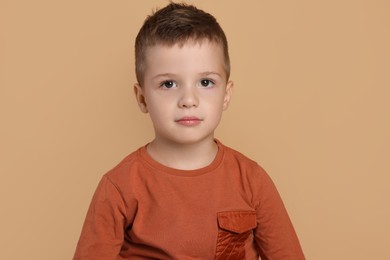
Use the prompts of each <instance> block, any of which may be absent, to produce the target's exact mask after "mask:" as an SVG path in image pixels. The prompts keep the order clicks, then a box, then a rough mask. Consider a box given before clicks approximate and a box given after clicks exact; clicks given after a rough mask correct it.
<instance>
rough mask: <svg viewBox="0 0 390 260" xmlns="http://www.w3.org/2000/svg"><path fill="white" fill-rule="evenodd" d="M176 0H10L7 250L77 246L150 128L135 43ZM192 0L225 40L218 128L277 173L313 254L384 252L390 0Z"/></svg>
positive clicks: (5, 88)
mask: <svg viewBox="0 0 390 260" xmlns="http://www.w3.org/2000/svg"><path fill="white" fill-rule="evenodd" d="M167 3H168V1H165V0H164V1H163V0H161V1H157V0H156V1H151V0H150V1H131V0H126V1H125V0H116V1H95V0H94V1H92V0H83V1H75V0H68V1H60V0H58V1H52V0H51V1H49V0H35V1H28V0H20V1H11V0H8V1H7V0H0V30H1V31H0V32H1V33H0V160H1V161H0V207H1V212H0V220H1V221H0V245H1V249H0V259H16V260H19V259H20V260H22V259H36V260H53V259H55V260H66V259H71V258H72V256H73V252H74V249H75V246H76V243H77V240H78V237H79V234H80V230H81V226H82V223H83V221H84V217H85V214H86V211H87V208H88V205H89V202H90V200H91V197H92V194H93V192H94V190H95V188H96V185H97V183H98V181H99V180H100V178H101V176H102V175H103V174H104V173H106V172H107V171H108V170H109V169H111V168H112V167H114V166H115V165H116V164H117V163H118V162H119V161H120V160H121V159H122V158H123V157H125V156H126V155H127V154H129V153H130V152H132V151H133V150H135V149H137V148H138V147H140V146H141V145H144V144H146V143H147V142H148V141H150V140H151V138H152V137H153V132H152V128H151V123H150V122H149V118H148V116H147V115H145V114H142V113H141V112H140V111H139V109H138V107H137V105H136V103H135V99H134V96H133V88H132V86H133V84H134V83H135V75H134V65H133V63H134V54H133V46H134V38H135V36H136V33H137V32H138V29H139V28H140V26H141V25H142V23H143V21H144V19H145V17H146V15H148V14H150V13H151V11H152V10H154V9H155V8H157V7H162V6H164V5H165V4H167ZM189 3H195V4H196V5H197V6H198V7H200V8H203V9H205V10H206V11H208V12H210V13H212V14H214V15H215V16H216V17H217V19H218V21H219V22H220V24H221V25H222V27H223V28H224V30H225V32H226V34H227V37H228V39H229V43H230V55H231V60H232V75H231V78H232V79H233V80H234V82H235V89H234V95H233V99H232V103H231V106H230V108H229V109H228V111H226V112H225V114H224V117H223V121H222V123H221V125H220V127H219V128H218V131H217V134H216V136H217V137H218V138H219V139H220V140H221V141H222V142H223V143H225V144H226V145H229V146H231V147H233V148H235V149H237V150H239V151H241V152H243V153H244V154H246V155H247V156H249V157H250V158H252V159H254V160H256V161H258V162H259V163H260V164H261V165H262V166H263V167H264V168H265V169H266V170H267V171H268V173H269V175H270V176H271V177H272V179H273V180H274V182H275V183H276V185H277V187H278V189H279V192H280V193H281V195H282V197H283V199H284V202H285V204H286V207H287V209H288V211H289V213H290V217H291V219H292V221H293V223H294V226H295V228H296V231H297V233H298V236H299V238H300V241H301V243H302V247H303V249H304V251H305V254H306V256H307V259H310V260H330V259H331V260H349V259H351V260H352V259H353V260H367V259H378V260H386V259H390V249H389V245H390V244H389V243H390V203H389V199H390V188H389V183H390V177H389V174H390V164H389V161H390V160H389V159H390V102H389V99H390V75H389V74H390V73H389V72H390V47H389V46H390V2H389V1H386V0H337V1H336V0H327V1H309V0H296V1H257V0H243V1H222V0H216V1H206V0H199V1H195V0H194V1H189ZM178 235H180V234H178Z"/></svg>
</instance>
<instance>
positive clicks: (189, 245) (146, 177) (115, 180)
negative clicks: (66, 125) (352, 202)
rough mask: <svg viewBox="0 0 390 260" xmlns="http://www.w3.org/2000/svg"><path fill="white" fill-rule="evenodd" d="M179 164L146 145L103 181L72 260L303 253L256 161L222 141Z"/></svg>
mask: <svg viewBox="0 0 390 260" xmlns="http://www.w3.org/2000/svg"><path fill="white" fill-rule="evenodd" d="M217 144H218V147H219V149H218V153H217V156H216V158H215V159H214V161H213V162H212V163H211V164H210V165H209V166H207V167H204V168H201V169H197V170H189V171H183V170H177V169H172V168H169V167H166V166H164V165H161V164H159V163H158V162H156V161H154V160H153V159H152V158H151V157H150V156H149V155H148V153H147V151H146V146H145V147H142V148H140V149H138V150H137V151H135V152H134V153H132V154H130V155H129V156H127V157H126V158H125V159H124V160H123V161H122V162H121V163H119V165H117V166H116V167H115V168H114V169H112V170H111V171H110V172H108V173H107V174H106V175H105V176H104V177H103V178H102V180H101V182H100V184H99V186H98V188H97V190H96V192H95V194H94V197H93V199H92V202H91V205H90V208H89V210H88V213H87V217H86V220H85V223H84V226H83V230H82V233H81V236H80V240H79V243H78V245H77V249H76V253H75V256H74V260H98V259H99V260H100V259H101V260H103V259H104V260H110V259H113V260H114V259H115V260H119V259H180V260H185V259H203V260H204V259H258V258H259V256H261V258H262V259H273V260H278V259H282V260H287V259H293V260H300V259H305V258H304V255H303V253H302V250H301V247H300V244H299V241H298V239H297V236H296V234H295V231H294V229H293V226H292V224H291V221H290V219H289V217H288V214H287V212H286V210H285V207H284V205H283V202H282V200H281V199H280V196H279V194H278V192H277V190H276V188H275V186H274V184H273V183H272V181H271V179H270V178H269V177H268V175H267V174H266V173H265V172H264V170H263V169H262V168H261V167H259V166H258V165H257V163H256V162H254V161H252V160H250V159H248V158H247V157H245V156H243V155H242V154H240V153H238V152H236V151H234V150H232V149H230V148H228V147H226V146H224V145H222V144H221V143H220V142H219V141H217Z"/></svg>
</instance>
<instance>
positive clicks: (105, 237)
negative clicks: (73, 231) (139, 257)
mask: <svg viewBox="0 0 390 260" xmlns="http://www.w3.org/2000/svg"><path fill="white" fill-rule="evenodd" d="M125 225H126V205H125V203H124V200H123V198H122V196H121V194H120V192H119V191H118V189H117V187H116V186H115V185H114V184H113V183H112V182H111V181H110V180H109V179H108V177H106V176H104V177H103V178H102V180H101V181H100V183H99V185H98V187H97V189H96V191H95V194H94V196H93V198H92V201H91V204H90V206H89V209H88V213H87V216H86V219H85V222H84V225H83V228H82V231H81V235H80V239H79V242H78V244H77V248H76V252H75V255H74V258H73V259H74V260H103V259H104V260H111V259H113V260H114V259H116V258H117V256H118V255H119V252H120V250H121V247H122V245H123V241H124V230H125Z"/></svg>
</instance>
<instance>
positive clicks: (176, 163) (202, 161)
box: [147, 137, 218, 170]
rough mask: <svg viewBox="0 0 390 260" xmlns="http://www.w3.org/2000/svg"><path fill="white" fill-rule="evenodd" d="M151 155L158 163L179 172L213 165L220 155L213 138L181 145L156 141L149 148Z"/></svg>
mask: <svg viewBox="0 0 390 260" xmlns="http://www.w3.org/2000/svg"><path fill="white" fill-rule="evenodd" d="M147 151H148V153H149V155H150V156H151V157H152V158H153V159H154V160H156V161H157V162H159V163H161V164H163V165H165V166H168V167H170V168H175V169H179V170H195V169H200V168H203V167H206V166H208V165H209V164H211V163H212V162H213V160H214V158H215V157H216V155H217V153H218V145H217V144H216V142H215V141H214V137H213V138H207V139H205V140H202V141H200V142H196V143H189V144H180V143H175V142H169V141H164V140H159V139H157V138H156V139H154V140H153V141H152V142H151V143H150V144H149V145H148V146H147Z"/></svg>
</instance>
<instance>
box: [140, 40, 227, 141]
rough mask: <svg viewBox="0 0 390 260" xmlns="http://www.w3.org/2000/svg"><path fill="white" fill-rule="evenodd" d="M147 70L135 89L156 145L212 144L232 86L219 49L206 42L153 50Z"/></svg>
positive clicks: (147, 61)
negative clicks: (149, 118)
mask: <svg viewBox="0 0 390 260" xmlns="http://www.w3.org/2000/svg"><path fill="white" fill-rule="evenodd" d="M145 68H146V70H145V71H144V79H143V86H142V87H141V86H139V84H136V85H135V87H134V90H135V93H136V97H137V101H138V104H139V106H140V108H141V111H143V112H145V113H147V112H148V113H149V114H150V117H151V119H152V122H153V126H154V130H155V135H156V136H155V138H156V139H155V141H163V142H165V143H167V142H168V143H172V142H173V143H176V144H190V143H196V142H200V141H203V140H205V139H210V140H213V139H214V130H215V128H216V127H217V126H218V123H219V121H220V119H221V115H222V111H223V110H225V109H226V108H227V107H228V104H229V101H230V96H231V92H232V87H233V83H232V82H231V81H229V82H228V81H227V78H226V73H225V70H224V56H223V52H222V48H221V47H220V46H219V45H218V44H215V43H210V42H209V41H207V40H205V41H202V42H201V43H200V44H199V43H195V42H187V43H185V44H184V45H183V46H181V47H180V46H179V45H174V46H171V47H167V46H164V45H157V46H153V47H150V48H149V49H148V50H147V53H146V66H145Z"/></svg>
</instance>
